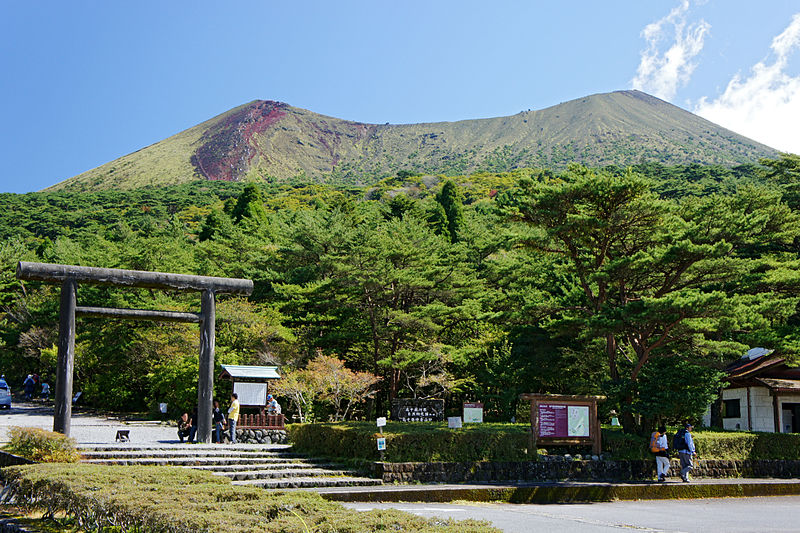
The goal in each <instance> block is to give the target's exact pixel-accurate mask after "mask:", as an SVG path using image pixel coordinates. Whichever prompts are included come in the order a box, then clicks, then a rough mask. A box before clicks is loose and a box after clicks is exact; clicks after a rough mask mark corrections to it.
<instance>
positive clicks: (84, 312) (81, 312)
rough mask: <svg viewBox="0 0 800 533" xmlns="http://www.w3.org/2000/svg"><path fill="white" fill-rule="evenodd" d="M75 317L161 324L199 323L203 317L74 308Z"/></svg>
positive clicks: (197, 315)
mask: <svg viewBox="0 0 800 533" xmlns="http://www.w3.org/2000/svg"><path fill="white" fill-rule="evenodd" d="M75 315H77V316H88V317H92V318H123V319H128V320H131V319H132V320H158V321H161V322H192V323H195V324H197V323H199V322H200V321H201V320H202V318H203V316H202V315H201V314H200V313H181V312H179V311H151V310H149V309H114V308H111V307H82V306H78V307H76V308H75Z"/></svg>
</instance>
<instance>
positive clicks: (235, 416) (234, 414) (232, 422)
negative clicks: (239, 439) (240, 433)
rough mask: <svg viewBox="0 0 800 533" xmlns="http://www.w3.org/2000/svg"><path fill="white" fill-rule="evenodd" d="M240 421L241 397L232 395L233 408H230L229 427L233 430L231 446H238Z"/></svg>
mask: <svg viewBox="0 0 800 533" xmlns="http://www.w3.org/2000/svg"><path fill="white" fill-rule="evenodd" d="M237 420H239V395H238V394H236V393H235V392H234V393H233V394H231V406H230V407H229V408H228V427H229V428H230V430H231V435H230V436H231V444H236V421H237Z"/></svg>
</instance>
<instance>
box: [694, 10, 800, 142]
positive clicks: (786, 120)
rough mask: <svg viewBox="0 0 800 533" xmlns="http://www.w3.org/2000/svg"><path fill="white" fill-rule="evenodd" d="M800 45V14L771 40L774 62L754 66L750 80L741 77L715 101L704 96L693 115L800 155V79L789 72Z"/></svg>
mask: <svg viewBox="0 0 800 533" xmlns="http://www.w3.org/2000/svg"><path fill="white" fill-rule="evenodd" d="M799 46H800V13H797V14H796V15H794V17H792V21H791V23H790V24H789V26H788V27H787V28H786V29H785V30H784V31H783V32H782V33H781V34H780V35H778V36H777V37H775V38H774V39H773V40H772V45H771V48H772V54H773V57H772V58H768V59H774V61H773V62H772V63H767V60H764V61H760V62H758V63H756V64H755V65H753V67H752V68H751V69H750V74H749V76H748V77H747V78H742V76H740V75H739V74H737V75H736V76H734V77H733V79H731V81H730V82H729V83H728V86H727V87H726V89H725V91H724V92H723V93H722V94H721V95H720V96H719V97H718V98H716V99H714V100H709V99H708V98H707V97H703V98H701V99H700V101H699V102H698V104H697V106H696V107H695V109H694V112H695V113H696V114H698V115H700V116H701V117H703V118H706V119H708V120H710V121H712V122H716V123H717V124H719V125H721V126H724V127H726V128H728V129H730V130H733V131H735V132H737V133H741V134H742V135H746V136H748V137H750V138H752V139H754V140H757V141H759V142H762V143H764V144H766V145H769V146H772V147H774V148H777V149H779V150H783V151H787V152H794V153H800V129H798V127H797V124H798V123H800V76H791V75H789V74H788V73H787V72H786V67H787V63H788V60H789V57H790V56H791V54H792V53H793V52H794V51H795V50H796V49H797V48H798V47H799Z"/></svg>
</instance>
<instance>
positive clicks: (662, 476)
mask: <svg viewBox="0 0 800 533" xmlns="http://www.w3.org/2000/svg"><path fill="white" fill-rule="evenodd" d="M668 448H669V446H668V444H667V427H666V426H659V428H658V431H654V432H653V434H652V435H650V451H651V452H653V453H654V454H655V455H656V472H657V473H658V482H659V483H663V482H664V481H666V480H667V472H669V453H668V452H667V449H668Z"/></svg>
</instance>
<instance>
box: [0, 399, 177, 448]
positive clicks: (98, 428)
mask: <svg viewBox="0 0 800 533" xmlns="http://www.w3.org/2000/svg"><path fill="white" fill-rule="evenodd" d="M12 426H23V427H37V428H42V429H47V430H51V431H52V429H53V407H52V405H51V406H45V405H43V404H39V403H24V402H15V403H13V405H12V407H11V409H10V410H8V411H6V410H3V411H0V443H5V442H8V439H9V437H8V428H10V427H12ZM118 429H127V430H130V439H131V442H132V443H156V442H162V443H175V442H178V435H177V429H176V428H175V426H174V424H173V425H171V426H170V425H166V424H164V423H162V422H158V421H135V422H128V421H124V420H120V419H117V418H114V417H109V416H103V415H97V414H93V413H84V412H80V411H75V410H73V412H72V423H71V427H70V437H72V438H74V439H75V440H76V441H77V442H78V443H79V444H106V443H111V442H114V438H115V437H116V434H117V430H118Z"/></svg>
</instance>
